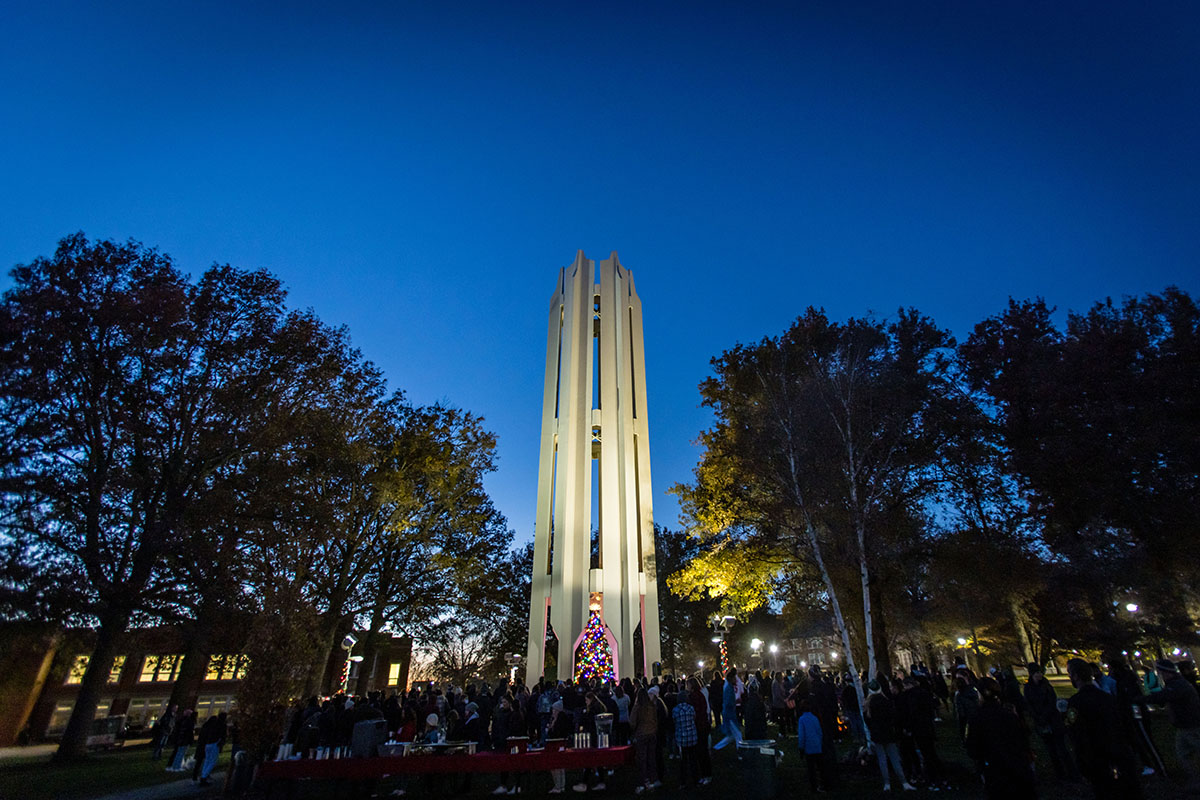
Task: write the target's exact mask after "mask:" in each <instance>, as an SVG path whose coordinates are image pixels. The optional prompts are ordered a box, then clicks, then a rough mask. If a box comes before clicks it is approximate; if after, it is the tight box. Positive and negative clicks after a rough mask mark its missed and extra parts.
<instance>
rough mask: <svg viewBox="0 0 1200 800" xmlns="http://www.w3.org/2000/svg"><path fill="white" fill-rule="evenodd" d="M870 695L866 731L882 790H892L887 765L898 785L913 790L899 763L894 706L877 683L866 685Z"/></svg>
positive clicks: (872, 682) (868, 697)
mask: <svg viewBox="0 0 1200 800" xmlns="http://www.w3.org/2000/svg"><path fill="white" fill-rule="evenodd" d="M867 690H868V692H869V693H870V694H869V695H868V696H867V729H868V730H869V731H870V733H871V741H872V742H873V743H874V745H875V758H876V759H877V760H878V762H879V774H880V775H882V776H883V790H884V791H885V792H890V791H891V790H892V781H891V776H890V775H889V774H888V763H889V762H890V763H891V765H892V769H893V770H894V771H895V773H896V775H897V777H899V778H900V783H901V784H902V785H903V786H904V789H905V790H906V791H911V790H913V789H915V788H916V787H914V786H913V785H912V784H910V783H909V782H908V778H907V777H905V775H904V767H903V766H902V765H901V763H900V748H899V746H898V745H897V743H896V742H897V736H896V706H895V705H894V704H893V703H892V701H891V699H889V698H888V696H887V695H885V694H884V693H883V687H882V686H880V684H879V681H871V682H870V683H869V684H867Z"/></svg>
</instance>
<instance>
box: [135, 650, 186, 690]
mask: <svg viewBox="0 0 1200 800" xmlns="http://www.w3.org/2000/svg"><path fill="white" fill-rule="evenodd" d="M181 661H183V657H182V656H180V655H175V654H172V655H159V656H146V660H145V661H143V662H142V674H141V676H140V677H139V678H138V681H139V682H141V683H151V682H155V681H159V682H161V681H173V680H175V676H176V675H177V674H178V672H179V664H180V662H181Z"/></svg>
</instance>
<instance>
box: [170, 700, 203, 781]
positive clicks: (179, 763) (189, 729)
mask: <svg viewBox="0 0 1200 800" xmlns="http://www.w3.org/2000/svg"><path fill="white" fill-rule="evenodd" d="M195 732H196V714H195V712H194V711H192V710H191V709H190V708H185V709H184V710H183V713H181V714H180V715H179V722H177V723H175V730H174V731H173V732H172V733H171V741H170V744H171V746H172V747H174V748H175V749H174V750H172V751H171V762H170V764H168V765H167V772H183V760H184V759H185V758H187V751H188V748H189V747H191V746H192V742H193V741H194V738H195Z"/></svg>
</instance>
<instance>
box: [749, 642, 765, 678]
mask: <svg viewBox="0 0 1200 800" xmlns="http://www.w3.org/2000/svg"><path fill="white" fill-rule="evenodd" d="M762 646H763V640H762V639H759V638H758V637H757V636H756V637H754V638H753V639H751V640H750V649H751V650H752V651H753V652H754V655H755V656H757V657H758V668H759V669H760V670H761V669H762V660H763V656H762Z"/></svg>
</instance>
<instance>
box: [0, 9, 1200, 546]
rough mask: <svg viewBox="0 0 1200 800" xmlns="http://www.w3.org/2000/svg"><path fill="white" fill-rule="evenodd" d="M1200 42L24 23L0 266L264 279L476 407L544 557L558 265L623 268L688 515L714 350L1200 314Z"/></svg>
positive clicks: (475, 14) (1036, 27)
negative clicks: (98, 265)
mask: <svg viewBox="0 0 1200 800" xmlns="http://www.w3.org/2000/svg"><path fill="white" fill-rule="evenodd" d="M89 5H90V6H91V7H90V8H89ZM249 5H254V6H255V7H256V9H257V10H247V9H246V8H245V7H244V6H249ZM1046 5H1053V6H1056V8H1055V9H1053V10H1048V9H1046V8H1045V7H1044V6H1046ZM1135 6H1136V7H1135ZM1198 42H1200V5H1198V4H1196V3H1188V2H1179V3H1173V4H1166V3H1164V4H1158V5H1154V4H1141V3H1139V4H1131V3H1115V2H1114V3H1094V2H1092V3H1082V2H1080V3H1053V4H1044V3H1017V2H1003V3H981V2H961V0H956V1H955V2H945V3H921V2H895V3H887V4H856V3H852V2H849V1H848V0H844V1H840V2H839V1H835V2H828V3H725V4H705V3H695V2H691V3H677V4H665V3H653V2H643V3H637V4H633V3H630V4H622V3H613V2H606V3H590V4H581V3H553V4H550V3H547V4H544V5H543V4H533V3H523V2H514V3H502V2H501V3H498V2H479V3H470V2H446V3H411V4H406V3H386V4H384V3H380V4H366V3H337V4H335V3H312V4H303V3H280V4H277V5H274V6H270V5H267V4H244V3H229V4H220V3H199V2H195V3H191V2H166V3H164V2H159V1H158V0H155V2H148V3H145V4H144V5H134V4H129V3H95V4H85V3H82V2H71V3H62V4H58V3H53V2H45V3H23V4H20V6H18V4H16V3H5V4H4V5H3V7H2V8H0V187H2V189H3V191H2V192H0V267H3V268H4V269H7V268H8V267H11V266H12V265H13V264H16V263H19V262H25V261H29V260H31V259H32V258H34V257H35V256H37V255H43V254H47V255H48V254H49V253H51V252H52V251H53V249H54V246H55V243H56V242H57V240H58V239H59V238H61V237H62V236H64V235H66V234H68V233H71V232H73V231H76V230H83V231H85V232H86V233H87V234H88V235H89V236H91V237H94V238H99V237H115V238H119V239H124V238H127V237H134V238H137V239H140V240H141V241H143V242H146V243H147V244H152V245H157V246H158V247H160V248H161V249H162V250H164V251H165V252H168V253H170V254H172V255H173V256H174V257H175V258H176V260H177V262H178V263H179V264H180V266H181V267H182V268H183V269H184V270H186V271H189V272H192V273H193V274H195V273H198V272H200V271H201V270H202V269H204V268H205V267H206V266H208V265H209V264H210V263H212V262H213V261H220V262H229V263H232V264H235V265H238V266H243V267H265V268H267V269H270V270H272V271H274V272H275V273H277V274H278V275H280V276H281V277H282V279H283V280H284V282H285V283H286V284H287V285H288V286H289V287H290V289H291V293H292V294H291V297H292V302H293V303H294V304H295V305H298V306H312V307H313V308H315V309H316V310H317V312H318V313H319V314H320V316H321V317H322V318H323V319H325V320H326V321H327V322H330V323H334V324H344V325H347V326H349V328H350V330H351V333H352V335H353V338H354V341H355V343H356V344H357V345H358V346H359V347H361V349H362V350H363V351H364V353H365V354H366V355H367V356H368V357H369V358H371V359H372V360H374V361H376V362H377V363H378V364H380V365H381V366H382V367H383V369H384V370H385V372H386V373H387V375H388V378H389V380H390V381H391V383H392V385H393V386H398V387H401V388H403V389H404V390H405V391H406V392H408V394H409V396H410V397H411V398H412V399H414V400H416V401H418V402H432V401H435V400H439V399H444V400H447V401H449V402H451V403H454V404H456V405H459V406H462V407H464V408H467V409H470V410H472V411H475V412H478V413H480V414H483V415H484V416H485V417H486V419H487V422H488V424H489V425H490V427H491V428H492V429H493V430H495V431H496V432H497V433H498V434H499V436H500V455H501V462H500V470H499V472H498V473H497V474H496V475H495V476H493V478H492V479H491V481H490V483H489V486H490V489H491V491H492V493H493V496H494V497H495V499H496V501H497V503H498V505H499V506H500V508H501V509H502V510H503V511H504V512H505V514H506V515H507V516H508V518H509V520H510V522H511V524H512V526H513V528H514V529H515V530H516V531H517V535H518V537H519V539H522V540H524V539H528V538H529V537H531V535H532V530H533V522H532V520H533V517H534V505H535V501H536V479H537V433H538V424H539V419H538V416H539V413H540V404H541V392H542V386H541V380H542V370H543V367H544V359H545V352H544V348H545V340H544V337H545V330H546V312H547V308H548V302H549V298H550V294H551V291H552V290H553V288H554V283H555V278H556V274H557V270H558V268H559V267H561V266H564V265H566V264H569V263H570V262H571V261H572V259H573V258H574V255H575V251H576V250H577V249H579V248H582V249H584V250H585V252H586V253H587V254H588V256H589V257H591V258H596V259H600V258H604V257H606V256H607V255H608V253H609V252H610V251H611V250H614V249H615V250H618V251H619V253H620V256H621V260H622V262H623V263H624V264H625V265H626V266H627V267H629V268H630V269H632V270H633V272H634V275H635V278H636V281H637V286H638V291H639V294H640V295H641V298H642V302H643V304H644V308H645V314H646V340H647V354H646V362H647V368H648V373H649V374H648V381H649V387H648V388H649V398H648V400H649V420H650V435H651V449H652V458H653V462H652V466H653V479H654V482H655V487H656V496H655V504H656V511H657V514H656V516H657V518H658V520H659V521H660V522H663V523H665V524H668V525H673V524H675V522H676V515H677V508H676V506H675V503H674V502H673V500H672V499H671V498H669V497H667V496H666V495H665V490H666V489H667V488H668V487H669V486H670V484H672V483H674V482H676V481H681V480H686V479H687V478H688V477H689V476H690V470H691V468H692V466H694V464H695V461H696V459H697V455H698V453H697V451H696V448H695V446H694V445H693V444H692V442H693V441H694V439H695V438H696V436H697V434H698V432H699V431H700V429H701V428H703V427H704V426H705V425H706V421H707V416H706V414H705V412H704V411H703V410H702V409H700V408H699V407H698V394H697V391H696V385H697V384H698V383H699V382H700V381H701V380H702V379H703V378H704V377H705V375H706V374H707V370H708V360H709V358H711V357H712V356H713V355H715V354H717V353H719V352H720V351H721V350H723V349H724V348H727V347H729V346H732V345H733V344H735V343H736V342H738V341H739V340H741V341H745V340H752V339H757V338H759V337H761V336H763V335H769V334H770V335H773V334H776V333H779V332H780V331H782V330H783V328H784V327H785V326H786V325H787V324H788V322H789V321H790V320H791V319H793V318H794V317H795V316H796V315H797V314H799V313H800V312H801V311H802V310H803V309H804V307H805V306H807V305H810V304H811V305H817V306H824V307H825V308H826V309H827V310H828V312H829V313H830V314H831V315H832V316H833V317H835V318H845V317H847V316H850V315H854V314H865V313H867V312H869V311H873V312H876V313H878V314H880V315H883V316H887V315H890V314H894V313H895V310H896V309H897V308H898V307H899V306H901V305H905V306H907V305H914V306H916V307H918V308H920V309H921V310H923V311H924V312H926V313H928V314H930V315H931V316H933V317H934V318H935V319H936V320H937V321H938V322H939V323H941V324H942V325H944V326H946V327H949V328H951V329H953V330H954V331H955V332H956V333H957V334H959V335H960V336H961V335H964V334H966V333H967V332H968V331H969V329H970V327H971V326H972V325H973V324H974V323H975V322H976V321H978V320H980V319H982V318H983V317H985V316H987V315H990V314H994V313H996V312H998V311H999V310H1001V308H1002V307H1003V306H1004V304H1005V302H1006V300H1007V298H1008V297H1009V296H1010V295H1012V296H1016V297H1030V296H1035V295H1040V296H1044V297H1045V298H1046V299H1047V301H1049V302H1050V303H1052V304H1055V305H1057V306H1058V307H1059V308H1061V309H1083V308H1086V307H1087V306H1088V305H1090V304H1091V303H1092V302H1093V301H1095V300H1098V299H1101V298H1103V297H1105V296H1107V295H1112V296H1114V297H1120V296H1121V295H1127V294H1141V293H1145V292H1149V291H1158V290H1161V289H1162V288H1164V287H1165V286H1167V285H1169V284H1172V283H1174V284H1177V285H1180V286H1182V287H1183V288H1184V289H1187V290H1188V291H1190V292H1192V293H1193V294H1196V293H1198V290H1200V267H1198V265H1200V260H1198V258H1197V257H1198V255H1200V241H1198V236H1200V224H1198V223H1200V219H1198V212H1200V153H1198V150H1197V148H1198V144H1197V143H1198V142H1200V124H1198V123H1200V103H1198V101H1200V58H1198V56H1200V52H1198V45H1197V43H1198ZM0 285H5V286H6V285H7V279H5V282H4V283H3V284H0Z"/></svg>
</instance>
